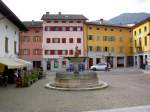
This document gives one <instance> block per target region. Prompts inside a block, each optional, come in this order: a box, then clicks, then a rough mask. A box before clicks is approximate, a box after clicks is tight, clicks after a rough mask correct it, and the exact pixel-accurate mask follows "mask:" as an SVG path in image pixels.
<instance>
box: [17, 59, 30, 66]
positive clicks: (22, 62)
mask: <svg viewBox="0 0 150 112" xmlns="http://www.w3.org/2000/svg"><path fill="white" fill-rule="evenodd" d="M15 61H16V62H18V63H21V64H23V65H24V66H32V63H31V62H29V61H25V60H23V59H18V58H16V59H15Z"/></svg>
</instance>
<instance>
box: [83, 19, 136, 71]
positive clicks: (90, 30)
mask: <svg viewBox="0 0 150 112" xmlns="http://www.w3.org/2000/svg"><path fill="white" fill-rule="evenodd" d="M132 50H133V48H132V31H131V28H130V27H127V26H117V25H109V24H103V23H92V22H86V24H85V26H84V54H85V55H86V56H88V57H90V59H89V60H88V63H87V64H88V67H89V68H90V66H92V65H94V64H97V63H101V62H109V63H110V64H111V66H112V67H113V68H117V67H126V66H132V63H133V62H132V61H133V56H132Z"/></svg>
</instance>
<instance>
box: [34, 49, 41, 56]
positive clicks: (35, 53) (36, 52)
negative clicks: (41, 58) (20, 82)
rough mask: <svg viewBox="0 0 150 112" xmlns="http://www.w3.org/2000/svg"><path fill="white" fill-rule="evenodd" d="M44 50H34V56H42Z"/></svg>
mask: <svg viewBox="0 0 150 112" xmlns="http://www.w3.org/2000/svg"><path fill="white" fill-rule="evenodd" d="M41 54H42V50H41V49H33V55H41Z"/></svg>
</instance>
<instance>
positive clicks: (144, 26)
mask: <svg viewBox="0 0 150 112" xmlns="http://www.w3.org/2000/svg"><path fill="white" fill-rule="evenodd" d="M133 48H134V66H135V67H137V68H143V65H145V64H147V58H150V17H149V18H146V19H145V20H143V21H141V22H139V23H137V24H136V25H135V26H133Z"/></svg>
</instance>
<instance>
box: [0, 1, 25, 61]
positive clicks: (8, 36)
mask: <svg viewBox="0 0 150 112" xmlns="http://www.w3.org/2000/svg"><path fill="white" fill-rule="evenodd" d="M20 30H22V31H26V30H27V29H26V27H25V26H24V25H23V23H22V22H21V21H20V20H19V19H18V17H17V16H16V15H15V14H14V13H13V12H12V11H11V10H10V9H9V8H8V7H7V6H6V5H5V4H4V3H3V2H2V1H0V58H17V55H18V52H19V50H18V45H19V31H20ZM0 64H1V63H0Z"/></svg>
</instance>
